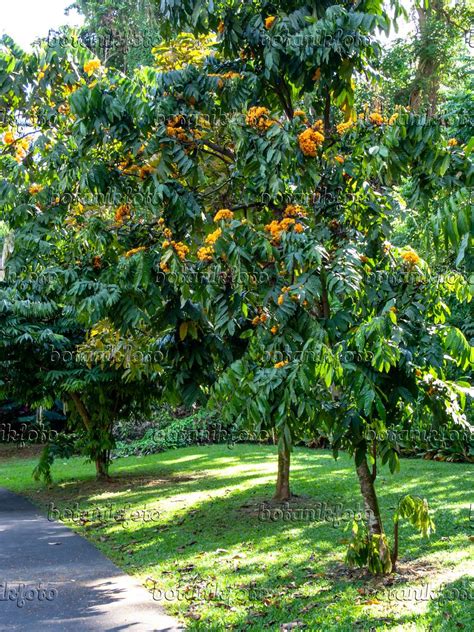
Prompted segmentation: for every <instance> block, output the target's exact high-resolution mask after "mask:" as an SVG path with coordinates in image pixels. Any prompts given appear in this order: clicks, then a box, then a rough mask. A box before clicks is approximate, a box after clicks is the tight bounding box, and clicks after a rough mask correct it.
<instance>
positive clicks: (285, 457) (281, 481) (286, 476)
mask: <svg viewBox="0 0 474 632" xmlns="http://www.w3.org/2000/svg"><path fill="white" fill-rule="evenodd" d="M273 498H274V500H280V501H283V500H290V498H291V491H290V449H289V447H288V446H286V445H285V447H284V448H282V450H280V451H279V452H278V477H277V484H276V490H275V496H274V497H273Z"/></svg>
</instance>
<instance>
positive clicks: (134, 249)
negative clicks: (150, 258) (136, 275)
mask: <svg viewBox="0 0 474 632" xmlns="http://www.w3.org/2000/svg"><path fill="white" fill-rule="evenodd" d="M144 250H146V248H145V246H139V247H138V248H132V249H131V250H128V251H127V252H126V253H125V256H126V257H127V259H128V258H129V257H133V255H136V254H137V253H138V252H143V251H144Z"/></svg>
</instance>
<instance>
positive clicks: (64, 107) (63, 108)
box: [58, 103, 71, 116]
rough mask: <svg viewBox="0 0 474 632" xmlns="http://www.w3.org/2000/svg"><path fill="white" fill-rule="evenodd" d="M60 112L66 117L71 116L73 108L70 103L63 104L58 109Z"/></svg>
mask: <svg viewBox="0 0 474 632" xmlns="http://www.w3.org/2000/svg"><path fill="white" fill-rule="evenodd" d="M58 112H59V114H63V115H64V116H67V115H68V114H70V112H71V108H70V107H69V103H61V105H60V106H59V107H58Z"/></svg>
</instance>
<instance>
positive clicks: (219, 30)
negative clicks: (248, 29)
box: [217, 20, 225, 33]
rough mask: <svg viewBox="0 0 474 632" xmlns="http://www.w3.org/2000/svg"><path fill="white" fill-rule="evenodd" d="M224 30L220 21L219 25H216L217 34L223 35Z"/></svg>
mask: <svg viewBox="0 0 474 632" xmlns="http://www.w3.org/2000/svg"><path fill="white" fill-rule="evenodd" d="M224 29H225V24H224V22H223V21H222V20H220V21H219V24H218V25H217V32H218V33H223V32H224Z"/></svg>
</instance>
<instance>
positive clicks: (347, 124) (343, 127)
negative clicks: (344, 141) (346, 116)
mask: <svg viewBox="0 0 474 632" xmlns="http://www.w3.org/2000/svg"><path fill="white" fill-rule="evenodd" d="M353 125H354V123H353V122H352V121H346V122H345V123H339V125H336V129H337V133H338V134H339V136H342V135H343V134H345V133H346V132H347V130H349V129H350V128H351V127H352V126H353Z"/></svg>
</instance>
